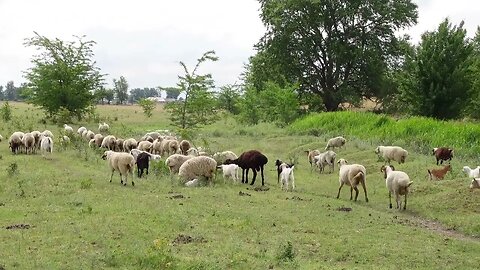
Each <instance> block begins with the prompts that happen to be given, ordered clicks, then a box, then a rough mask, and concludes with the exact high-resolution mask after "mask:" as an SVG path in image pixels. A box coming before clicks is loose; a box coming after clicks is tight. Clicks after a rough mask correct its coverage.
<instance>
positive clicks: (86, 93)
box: [24, 32, 103, 118]
mask: <svg viewBox="0 0 480 270" xmlns="http://www.w3.org/2000/svg"><path fill="white" fill-rule="evenodd" d="M83 38H84V37H76V41H63V40H60V39H58V38H56V39H49V38H47V37H45V36H41V35H39V34H38V33H36V32H35V36H34V37H32V38H29V39H26V41H25V45H26V46H32V47H35V48H37V50H38V51H39V52H40V53H39V54H37V55H34V56H33V57H32V60H31V61H32V63H33V67H32V68H30V69H29V70H28V71H27V72H26V74H25V78H26V79H27V80H28V85H27V86H28V89H26V90H25V91H24V92H25V93H24V94H25V96H26V97H27V99H28V101H29V102H31V103H33V104H35V105H37V106H40V107H41V108H43V109H44V110H45V111H46V112H47V115H48V116H50V117H51V116H54V115H56V114H57V113H58V112H59V111H60V110H67V111H68V112H70V114H71V115H75V116H77V117H78V118H81V117H82V115H83V114H84V113H85V112H86V111H87V110H88V107H90V106H91V105H93V104H94V102H95V96H94V94H93V91H94V90H95V89H98V88H100V87H101V86H102V85H103V74H100V69H99V68H98V67H96V66H95V64H96V63H95V61H94V60H93V56H94V54H93V51H92V48H93V45H94V44H95V42H94V41H85V40H83Z"/></svg>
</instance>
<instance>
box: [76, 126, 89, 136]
mask: <svg viewBox="0 0 480 270" xmlns="http://www.w3.org/2000/svg"><path fill="white" fill-rule="evenodd" d="M84 131H87V128H86V127H79V128H78V129H77V133H78V135H80V136H82V134H83V132H84ZM82 137H83V136H82Z"/></svg>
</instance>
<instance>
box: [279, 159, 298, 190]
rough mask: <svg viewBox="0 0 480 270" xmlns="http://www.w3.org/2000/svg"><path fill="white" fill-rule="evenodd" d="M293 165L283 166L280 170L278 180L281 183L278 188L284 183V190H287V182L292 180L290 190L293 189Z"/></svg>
mask: <svg viewBox="0 0 480 270" xmlns="http://www.w3.org/2000/svg"><path fill="white" fill-rule="evenodd" d="M294 168H295V166H294V165H292V166H291V167H283V170H282V172H281V173H280V182H281V183H282V185H281V186H280V189H283V186H284V185H285V191H288V182H292V191H293V190H294V189H295V177H294V176H293V169H294Z"/></svg>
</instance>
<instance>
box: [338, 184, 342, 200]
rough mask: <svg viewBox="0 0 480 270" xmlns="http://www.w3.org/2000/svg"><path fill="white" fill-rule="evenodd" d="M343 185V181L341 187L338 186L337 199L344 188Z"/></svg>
mask: <svg viewBox="0 0 480 270" xmlns="http://www.w3.org/2000/svg"><path fill="white" fill-rule="evenodd" d="M342 187H343V182H342V183H341V184H340V187H339V188H338V194H337V199H338V198H339V197H340V190H342Z"/></svg>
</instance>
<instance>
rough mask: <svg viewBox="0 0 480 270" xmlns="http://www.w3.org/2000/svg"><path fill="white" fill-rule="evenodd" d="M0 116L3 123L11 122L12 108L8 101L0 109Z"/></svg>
mask: <svg viewBox="0 0 480 270" xmlns="http://www.w3.org/2000/svg"><path fill="white" fill-rule="evenodd" d="M0 116H1V117H2V119H3V121H5V122H8V121H10V120H12V108H11V107H10V104H9V103H8V101H5V102H4V103H3V105H2V108H1V109H0Z"/></svg>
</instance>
